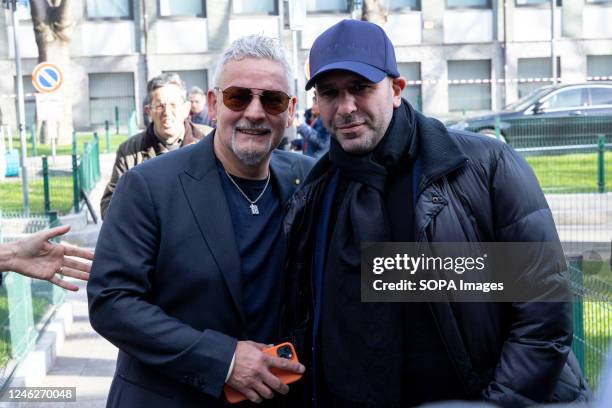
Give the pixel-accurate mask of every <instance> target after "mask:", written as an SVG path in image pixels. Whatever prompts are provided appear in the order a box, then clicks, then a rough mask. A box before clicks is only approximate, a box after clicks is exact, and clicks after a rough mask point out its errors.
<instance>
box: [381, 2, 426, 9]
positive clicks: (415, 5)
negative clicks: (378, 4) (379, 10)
mask: <svg viewBox="0 0 612 408" xmlns="http://www.w3.org/2000/svg"><path fill="white" fill-rule="evenodd" d="M383 4H384V3H383ZM401 9H410V10H420V9H421V4H420V1H419V0H388V2H387V10H401Z"/></svg>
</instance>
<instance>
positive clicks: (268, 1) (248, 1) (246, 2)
mask: <svg viewBox="0 0 612 408" xmlns="http://www.w3.org/2000/svg"><path fill="white" fill-rule="evenodd" d="M232 10H233V12H234V14H272V15H274V14H278V10H276V1H274V0H257V1H253V0H234V1H232Z"/></svg>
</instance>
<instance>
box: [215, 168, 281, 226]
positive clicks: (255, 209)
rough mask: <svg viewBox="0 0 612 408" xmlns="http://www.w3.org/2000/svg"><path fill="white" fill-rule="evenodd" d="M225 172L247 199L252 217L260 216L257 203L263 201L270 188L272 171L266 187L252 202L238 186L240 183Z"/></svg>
mask: <svg viewBox="0 0 612 408" xmlns="http://www.w3.org/2000/svg"><path fill="white" fill-rule="evenodd" d="M223 170H224V171H225V174H227V178H228V179H229V180H230V181H231V182H232V184H233V185H234V187H236V188H237V189H238V191H240V194H242V196H243V197H244V198H246V200H247V201H248V202H249V204H250V205H249V208H250V209H251V214H252V215H259V207H257V202H258V201H259V199H261V197H263V195H264V193H265V192H266V189H267V188H268V184H269V183H270V171H268V178H267V179H266V185H265V186H264V188H263V190H261V193H259V195H258V196H257V198H256V199H255V200H251V199H250V198H249V196H248V195H246V193H245V192H244V191H242V189H241V188H240V186H239V185H238V183H236V182H235V181H234V178H233V177H232V176H230V174H229V173H228V172H227V170H225V169H223Z"/></svg>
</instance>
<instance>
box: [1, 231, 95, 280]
mask: <svg viewBox="0 0 612 408" xmlns="http://www.w3.org/2000/svg"><path fill="white" fill-rule="evenodd" d="M69 230H70V226H69V225H65V226H61V227H56V228H51V229H48V230H44V231H39V232H37V233H35V234H32V235H30V236H28V237H26V238H23V239H21V240H19V241H16V242H13V243H11V244H9V245H11V247H12V253H13V257H12V259H11V260H10V266H11V267H10V270H13V271H15V272H17V273H20V274H22V275H25V276H29V277H31V278H35V279H42V280H48V281H49V282H51V283H53V284H55V285H57V286H59V287H62V288H64V289H67V290H72V291H77V290H79V287H78V286H76V285H74V284H72V283H69V282H66V281H64V280H62V279H61V277H60V275H63V276H69V277H71V278H76V279H81V280H88V279H89V272H90V270H91V264H90V263H85V262H82V261H81V260H77V259H72V258H69V257H78V258H83V259H85V260H92V259H93V252H91V251H90V250H87V249H83V248H78V247H74V246H69V245H64V244H54V243H52V242H49V240H50V239H52V238H55V237H58V236H60V235H63V234H65V233H67V232H68V231H69Z"/></svg>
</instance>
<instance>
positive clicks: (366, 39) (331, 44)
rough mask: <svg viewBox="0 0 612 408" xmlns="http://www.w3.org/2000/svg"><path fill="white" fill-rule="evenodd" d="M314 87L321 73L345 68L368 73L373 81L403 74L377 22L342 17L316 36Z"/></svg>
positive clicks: (312, 67)
mask: <svg viewBox="0 0 612 408" xmlns="http://www.w3.org/2000/svg"><path fill="white" fill-rule="evenodd" d="M309 61H310V75H311V76H310V79H309V80H308V82H307V83H306V90H309V89H310V88H312V87H313V86H314V84H315V82H316V80H317V77H319V75H321V74H323V73H325V72H328V71H332V70H336V69H342V70H345V71H351V72H354V73H355V74H358V75H361V76H362V77H365V78H366V79H368V80H369V81H372V82H374V83H377V82H380V81H382V80H383V79H384V78H385V77H386V76H390V77H393V78H397V77H398V76H400V74H399V72H398V70H397V62H396V61H395V51H394V50H393V44H391V40H389V37H387V34H385V31H384V30H383V29H382V28H381V27H380V26H378V25H376V24H373V23H369V22H367V21H359V20H342V21H341V22H339V23H337V24H335V25H333V26H331V27H330V28H328V29H327V30H325V31H324V32H323V34H321V35H320V36H318V37H317V39H316V40H315V42H314V44H312V48H311V49H310V57H309Z"/></svg>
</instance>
